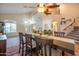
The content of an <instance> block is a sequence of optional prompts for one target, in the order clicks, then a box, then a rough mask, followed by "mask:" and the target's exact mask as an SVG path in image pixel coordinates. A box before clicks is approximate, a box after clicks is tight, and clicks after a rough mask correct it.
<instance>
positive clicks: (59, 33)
mask: <svg viewBox="0 0 79 59" xmlns="http://www.w3.org/2000/svg"><path fill="white" fill-rule="evenodd" d="M54 35H55V36H57V37H64V35H65V32H54Z"/></svg>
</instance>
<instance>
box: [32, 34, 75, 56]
mask: <svg viewBox="0 0 79 59" xmlns="http://www.w3.org/2000/svg"><path fill="white" fill-rule="evenodd" d="M32 35H33V36H38V37H40V38H44V40H50V41H53V42H52V44H53V45H55V47H56V48H58V49H60V50H62V55H64V52H68V53H71V54H73V55H75V48H74V46H75V45H76V40H74V39H69V38H64V37H56V36H52V35H45V34H41V35H40V34H37V33H32ZM50 52H51V51H50Z"/></svg>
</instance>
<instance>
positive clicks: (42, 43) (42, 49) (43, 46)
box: [35, 37, 51, 56]
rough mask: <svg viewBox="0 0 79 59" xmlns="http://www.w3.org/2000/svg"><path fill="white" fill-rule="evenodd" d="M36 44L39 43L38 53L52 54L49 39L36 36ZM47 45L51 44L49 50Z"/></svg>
mask: <svg viewBox="0 0 79 59" xmlns="http://www.w3.org/2000/svg"><path fill="white" fill-rule="evenodd" d="M35 39H36V42H37V43H36V45H37V51H38V52H37V53H38V55H39V54H40V55H42V56H47V55H48V53H47V52H49V56H51V49H50V48H51V46H50V44H49V43H50V42H49V40H46V38H41V37H36V38H35ZM47 46H49V47H48V48H49V50H48V51H47Z"/></svg>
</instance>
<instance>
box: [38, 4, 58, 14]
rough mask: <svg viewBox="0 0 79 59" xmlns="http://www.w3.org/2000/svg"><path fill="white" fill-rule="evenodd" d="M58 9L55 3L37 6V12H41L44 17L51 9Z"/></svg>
mask: <svg viewBox="0 0 79 59" xmlns="http://www.w3.org/2000/svg"><path fill="white" fill-rule="evenodd" d="M57 7H59V5H57V4H56V3H46V4H43V3H41V4H39V5H38V12H43V13H45V14H46V15H48V14H51V13H52V11H53V9H55V8H57Z"/></svg>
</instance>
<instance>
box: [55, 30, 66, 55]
mask: <svg viewBox="0 0 79 59" xmlns="http://www.w3.org/2000/svg"><path fill="white" fill-rule="evenodd" d="M54 36H57V37H65V32H56V31H55V32H54ZM54 47H55V49H56V50H57V52H59V55H62V56H64V51H62V50H60V49H58V48H56V46H54Z"/></svg>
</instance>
